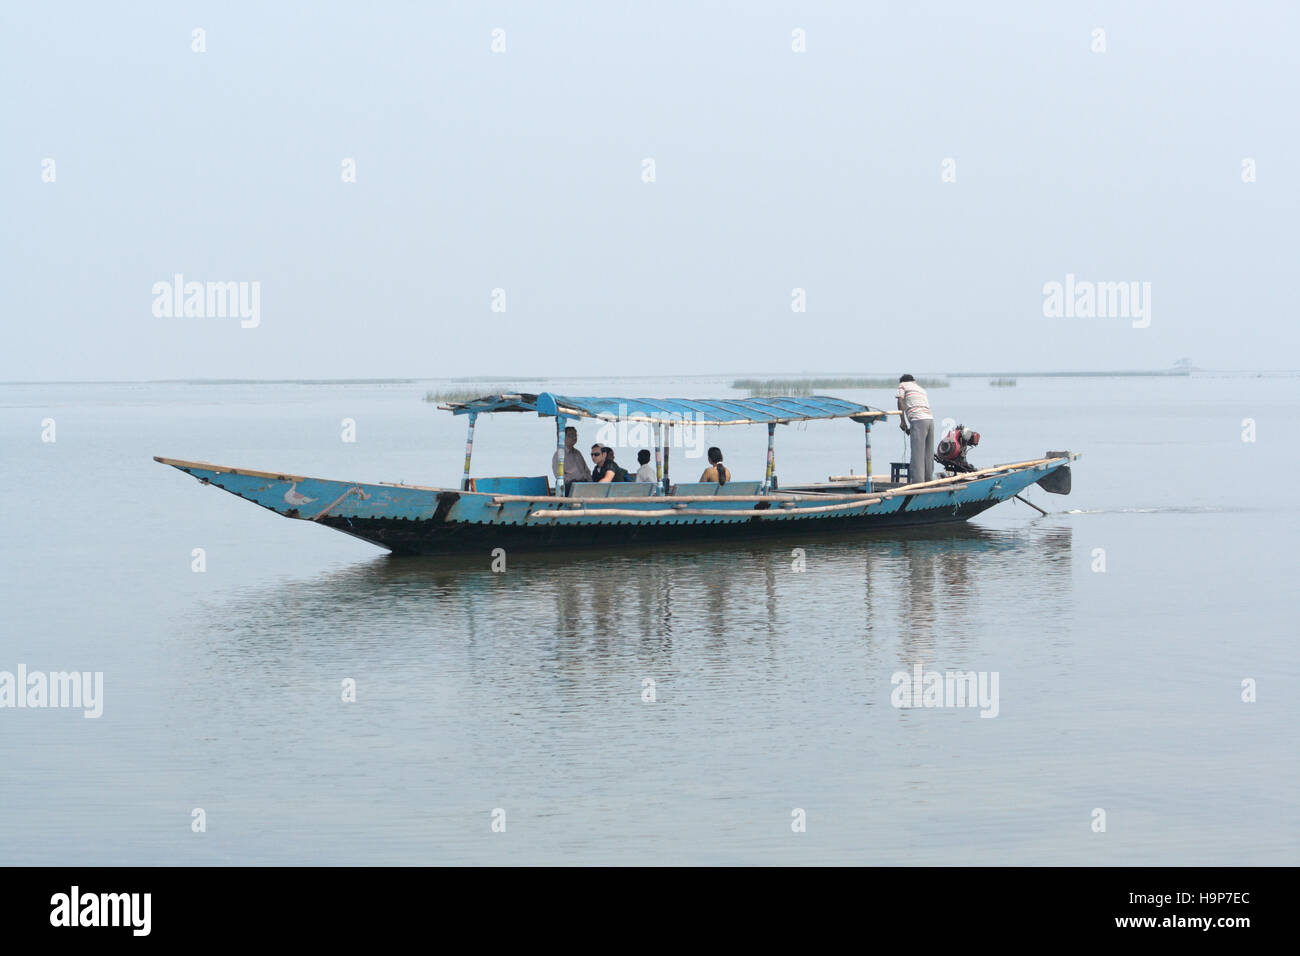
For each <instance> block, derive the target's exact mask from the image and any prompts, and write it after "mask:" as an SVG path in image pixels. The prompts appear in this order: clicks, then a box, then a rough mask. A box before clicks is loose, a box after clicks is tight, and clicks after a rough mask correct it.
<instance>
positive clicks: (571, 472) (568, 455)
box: [551, 425, 591, 495]
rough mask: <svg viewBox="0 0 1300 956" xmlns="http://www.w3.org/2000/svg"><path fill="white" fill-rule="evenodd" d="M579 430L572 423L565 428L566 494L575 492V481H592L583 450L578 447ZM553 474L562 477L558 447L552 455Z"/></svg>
mask: <svg viewBox="0 0 1300 956" xmlns="http://www.w3.org/2000/svg"><path fill="white" fill-rule="evenodd" d="M577 444H578V430H577V429H576V428H574V427H573V426H572V425H570V426H569V427H568V428H566V429H565V430H564V494H566V495H571V494H573V483H574V482H575V481H591V472H590V471H588V470H587V463H586V462H585V461H583V460H582V452H580V451H578V449H577V447H576V446H577ZM551 474H553V475H555V477H557V478H558V477H560V450H559V449H558V448H557V449H556V450H555V454H554V455H553V456H552V457H551Z"/></svg>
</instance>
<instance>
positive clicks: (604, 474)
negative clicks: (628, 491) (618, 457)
mask: <svg viewBox="0 0 1300 956" xmlns="http://www.w3.org/2000/svg"><path fill="white" fill-rule="evenodd" d="M591 460H592V462H594V463H595V467H594V468H592V469H591V480H592V481H599V482H604V481H622V480H623V479H625V478H626V477H627V469H626V468H624V467H622V466H621V465H620V464H619V463H618V462H616V461H615V460H614V449H612V448H610V447H609V446H608V445H592V446H591Z"/></svg>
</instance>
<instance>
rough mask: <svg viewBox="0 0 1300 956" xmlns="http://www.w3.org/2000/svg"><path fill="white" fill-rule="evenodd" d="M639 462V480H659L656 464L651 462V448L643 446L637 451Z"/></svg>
mask: <svg viewBox="0 0 1300 956" xmlns="http://www.w3.org/2000/svg"><path fill="white" fill-rule="evenodd" d="M636 460H637V464H639V465H640V466H641V467H640V468H638V469H637V470H636V480H637V481H648V482H650V483H651V484H653V483H654V482H656V481H658V480H659V477H658V475H656V474H655V466H654V465H652V464H650V449H648V448H642V449H641V450H640V451H639V452H637V453H636Z"/></svg>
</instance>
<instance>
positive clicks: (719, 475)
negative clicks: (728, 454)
mask: <svg viewBox="0 0 1300 956" xmlns="http://www.w3.org/2000/svg"><path fill="white" fill-rule="evenodd" d="M730 480H731V471H730V470H729V469H728V468H727V466H726V465H724V464H723V463H722V450H721V449H720V448H717V447H714V448H710V449H709V467H708V468H705V469H704V474H702V475H700V481H716V482H717V483H718V484H720V485H725V484H726V483H727V482H729V481H730Z"/></svg>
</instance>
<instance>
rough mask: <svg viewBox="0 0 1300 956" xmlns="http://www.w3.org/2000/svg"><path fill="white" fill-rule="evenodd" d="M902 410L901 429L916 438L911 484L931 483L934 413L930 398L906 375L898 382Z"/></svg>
mask: <svg viewBox="0 0 1300 956" xmlns="http://www.w3.org/2000/svg"><path fill="white" fill-rule="evenodd" d="M894 397H895V398H897V399H898V410H899V411H900V412H902V413H903V414H902V416H901V417H900V419H899V422H898V427H899V428H901V429H902V430H903V434H904V435H910V436H911V437H912V457H911V461H910V462H909V463H908V466H907V483H908V484H915V483H916V482H918V481H929V480H931V479H932V478H933V477H934V413H932V412H931V411H930V396H928V395H926V394H925V389H923V388H922V387H921V386H920V385H917V384H916V379H914V378H912V376H910V375H904V376H903V377H902V378H900V379H899V380H898V391H897V392H895V393H894Z"/></svg>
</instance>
